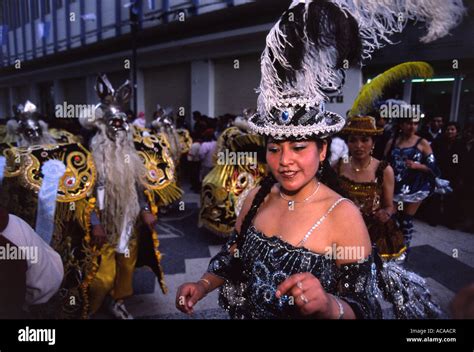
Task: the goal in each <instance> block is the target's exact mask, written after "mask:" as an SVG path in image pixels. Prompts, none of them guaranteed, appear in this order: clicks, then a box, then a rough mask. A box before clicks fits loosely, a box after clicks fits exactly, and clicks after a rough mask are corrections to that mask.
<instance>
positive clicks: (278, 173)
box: [176, 1, 437, 319]
mask: <svg viewBox="0 0 474 352" xmlns="http://www.w3.org/2000/svg"><path fill="white" fill-rule="evenodd" d="M316 19H320V20H319V21H316ZM307 21H312V22H311V25H307V24H308V23H307ZM301 31H305V33H302V32H301ZM357 32H358V26H357V23H356V22H355V20H354V19H353V18H352V17H351V15H350V14H348V13H344V12H341V11H340V9H338V7H337V5H335V4H333V3H330V2H326V1H312V2H307V3H303V2H294V3H293V5H292V8H291V11H287V12H285V14H284V15H283V16H282V18H281V20H280V21H279V22H278V23H277V25H276V26H275V27H274V28H273V29H272V30H271V32H270V34H269V36H268V37H267V47H266V48H265V51H264V54H263V55H262V60H261V62H262V81H261V84H260V95H259V99H258V113H257V114H255V115H254V116H252V117H251V118H250V119H249V127H250V129H251V130H252V131H253V132H254V133H257V134H260V135H263V136H265V138H266V161H267V164H268V168H269V171H270V174H269V176H268V177H266V178H265V179H263V181H262V182H261V185H260V186H259V187H257V188H255V189H254V190H252V191H251V192H250V193H249V195H248V196H247V198H246V200H245V202H244V205H243V207H242V210H241V211H240V213H239V217H238V219H237V222H236V226H235V231H234V232H233V235H232V236H231V238H230V239H229V241H228V242H227V244H226V245H225V246H224V247H223V248H222V250H221V251H220V252H219V253H218V254H217V255H216V256H214V258H212V259H211V262H210V264H209V268H208V270H207V272H206V273H205V274H204V275H203V276H202V277H201V279H200V280H198V281H197V282H189V283H185V284H183V285H181V286H180V287H179V288H178V291H177V294H176V307H177V309H179V310H180V311H182V312H185V313H192V312H193V309H194V306H195V305H196V303H197V302H198V301H199V300H201V299H202V298H203V297H204V296H205V295H206V294H207V293H208V292H210V291H212V290H214V289H216V288H220V295H219V301H220V304H221V306H222V307H224V308H225V309H226V310H227V311H228V312H229V314H230V316H231V317H232V318H243V319H284V318H303V317H305V318H323V319H354V318H380V317H382V310H381V301H382V300H384V299H388V301H389V302H391V303H392V306H393V313H394V315H395V316H397V317H404V318H409V317H420V316H422V317H433V316H435V315H436V314H437V310H436V307H435V306H434V305H433V304H432V303H431V301H430V300H429V295H428V293H427V291H426V290H425V288H424V282H423V280H422V279H421V278H419V277H417V276H416V275H414V274H412V273H407V272H405V271H404V270H403V269H401V268H399V267H398V266H396V265H392V264H390V263H385V264H383V267H382V266H381V264H380V262H379V261H377V264H378V265H379V267H377V265H376V263H375V262H374V258H373V256H372V255H371V243H370V238H369V234H368V232H367V228H366V226H365V224H364V220H363V218H362V216H361V214H360V212H359V210H358V208H357V207H356V206H355V205H354V204H353V203H352V202H351V201H349V200H347V199H345V198H343V197H341V196H340V195H339V194H338V193H336V192H334V191H333V190H332V189H331V188H329V187H328V186H327V185H326V184H324V182H323V181H326V180H325V173H326V172H329V171H331V170H330V168H329V167H328V166H324V167H323V166H322V165H323V164H322V163H323V161H325V160H326V158H327V145H328V143H327V138H328V137H329V136H331V135H332V134H334V133H337V132H338V131H340V130H341V129H342V128H343V126H344V123H345V121H344V119H343V118H342V117H341V116H339V115H337V114H336V113H333V112H330V111H326V110H325V106H324V99H325V98H324V97H323V96H324V95H320V94H317V92H322V91H323V90H324V91H326V92H327V91H328V90H330V89H334V88H336V89H337V88H340V86H341V85H342V82H343V73H342V72H341V71H340V70H338V69H339V68H341V67H342V66H341V65H342V63H343V62H344V60H345V59H347V60H348V61H349V62H357V60H358V59H357V54H356V53H357V51H358V50H357V48H360V41H359V37H358V34H357ZM290 33H291V35H290ZM319 36H324V38H323V39H324V40H322V39H321V38H320V37H319ZM285 43H286V44H285ZM315 43H322V44H321V45H316V44H315ZM342 48H343V50H340V49H342ZM354 55H355V56H354ZM315 60H328V61H326V62H323V63H321V62H315ZM324 70H329V71H331V70H332V71H331V72H327V71H324ZM326 163H327V162H326ZM323 169H324V170H323ZM334 180H335V178H333V179H332V181H334Z"/></svg>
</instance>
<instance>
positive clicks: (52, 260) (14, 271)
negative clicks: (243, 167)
mask: <svg viewBox="0 0 474 352" xmlns="http://www.w3.org/2000/svg"><path fill="white" fill-rule="evenodd" d="M63 277H64V268H63V263H62V260H61V257H60V256H59V254H58V253H57V252H56V251H55V250H54V249H52V248H51V247H50V246H49V245H48V244H47V243H46V242H45V241H43V239H42V238H41V237H40V236H39V235H38V234H37V233H36V232H35V231H34V230H33V229H32V228H31V227H30V226H29V225H28V224H27V223H26V222H25V221H24V220H22V219H20V218H19V217H17V216H15V215H12V214H8V212H7V211H6V210H5V209H3V208H0V285H1V286H0V287H1V289H0V317H2V318H18V317H21V316H22V308H23V307H24V306H31V305H36V304H42V303H46V302H48V301H49V300H50V299H51V298H52V297H53V296H54V294H55V293H56V292H57V291H58V290H59V287H60V286H61V282H62V280H63ZM7 287H8V288H7ZM6 288H7V289H6ZM15 295H16V297H15Z"/></svg>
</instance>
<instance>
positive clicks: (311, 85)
mask: <svg viewBox="0 0 474 352" xmlns="http://www.w3.org/2000/svg"><path fill="white" fill-rule="evenodd" d="M464 11H465V10H464V6H463V4H462V0H449V1H447V0H429V1H428V0H396V1H395V0H295V1H293V3H292V4H291V6H290V8H289V10H287V11H286V12H285V13H284V14H283V15H282V16H281V18H280V19H279V21H278V22H277V23H276V24H275V26H274V27H273V28H272V29H271V30H270V33H269V34H268V36H267V40H266V46H265V50H264V52H263V54H262V58H261V73H262V78H261V81H260V87H259V90H258V92H259V97H258V109H257V110H258V112H257V114H255V115H254V116H252V117H251V118H250V120H249V126H250V128H251V130H252V131H253V132H255V133H258V134H262V135H266V136H272V137H273V138H277V139H285V138H309V137H319V138H324V137H326V136H329V135H331V134H333V133H335V132H338V131H340V130H341V129H342V127H343V126H344V123H345V121H344V119H343V118H342V117H341V116H339V115H337V114H336V113H333V112H330V111H327V110H326V109H325V102H326V101H327V99H328V94H330V93H335V92H338V91H340V89H341V88H342V86H343V84H344V77H345V75H344V72H345V69H348V68H349V67H350V66H353V65H357V64H359V63H360V61H361V59H362V58H369V57H370V55H371V53H372V52H373V51H374V50H376V49H379V48H381V47H382V46H383V45H385V44H390V43H391V41H390V38H389V36H390V35H391V34H394V33H397V32H401V31H402V30H403V28H404V27H405V26H406V24H407V22H408V21H409V20H419V21H424V22H426V26H427V30H428V33H427V34H426V35H425V36H424V37H423V38H421V40H422V41H423V42H429V41H433V40H435V39H437V38H439V37H442V36H444V35H446V34H447V33H448V32H449V30H450V29H451V28H453V27H454V26H455V25H457V24H458V23H459V21H460V20H461V18H462V16H463V14H464Z"/></svg>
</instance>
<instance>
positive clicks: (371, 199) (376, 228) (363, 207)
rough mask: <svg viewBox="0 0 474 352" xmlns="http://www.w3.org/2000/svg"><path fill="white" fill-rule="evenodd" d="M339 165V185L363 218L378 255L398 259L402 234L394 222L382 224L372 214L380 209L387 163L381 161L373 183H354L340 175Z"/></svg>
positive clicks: (402, 248)
mask: <svg viewBox="0 0 474 352" xmlns="http://www.w3.org/2000/svg"><path fill="white" fill-rule="evenodd" d="M341 165H342V162H339V165H338V170H337V171H338V174H339V185H340V186H341V188H342V189H343V190H344V191H345V194H346V196H348V197H349V198H350V199H351V200H352V201H353V202H354V204H355V205H357V206H358V207H359V209H360V211H361V213H362V215H363V217H364V221H365V224H366V225H367V229H368V231H369V235H370V239H371V241H372V243H374V244H375V246H376V248H377V250H378V253H379V255H380V256H381V257H382V258H384V259H393V258H397V257H399V256H400V255H401V254H402V253H403V252H405V250H406V247H405V246H404V245H403V233H402V231H401V230H400V229H399V228H398V226H397V224H396V222H395V220H393V219H389V220H388V221H387V222H385V223H382V222H381V221H379V220H377V219H376V218H375V217H374V216H373V215H372V214H373V212H375V211H377V210H379V209H380V208H381V199H382V196H383V174H384V170H385V169H386V167H387V166H388V162H387V161H381V162H380V163H379V166H378V167H377V170H376V171H375V180H374V181H373V182H355V181H353V180H351V179H349V178H348V177H345V176H344V175H341Z"/></svg>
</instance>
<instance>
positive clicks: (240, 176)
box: [199, 113, 266, 237]
mask: <svg viewBox="0 0 474 352" xmlns="http://www.w3.org/2000/svg"><path fill="white" fill-rule="evenodd" d="M264 148H265V141H264V139H263V138H262V137H261V136H258V135H256V134H252V133H250V132H249V130H248V121H247V120H246V119H245V113H244V115H243V117H241V118H239V119H237V121H236V124H235V126H234V127H230V128H227V129H226V130H225V131H224V132H222V134H221V135H220V136H219V139H218V140H217V148H216V155H215V166H214V168H212V170H211V171H210V172H209V173H208V174H207V175H206V176H205V177H204V179H203V181H202V187H201V210H200V212H199V226H204V227H205V228H206V229H208V230H210V231H212V232H213V233H215V234H217V235H218V236H221V237H229V236H230V234H231V233H232V230H233V229H234V227H235V221H236V220H237V216H238V215H239V213H240V211H241V209H242V205H243V202H244V200H245V198H246V197H247V195H248V194H249V192H250V190H252V189H253V188H255V187H256V186H257V185H258V184H259V182H260V181H261V180H262V179H263V177H264V176H265V175H266V170H265V165H264V163H262V162H261V161H259V158H258V155H259V154H262V152H263V151H264ZM239 159H240V160H239Z"/></svg>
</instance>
